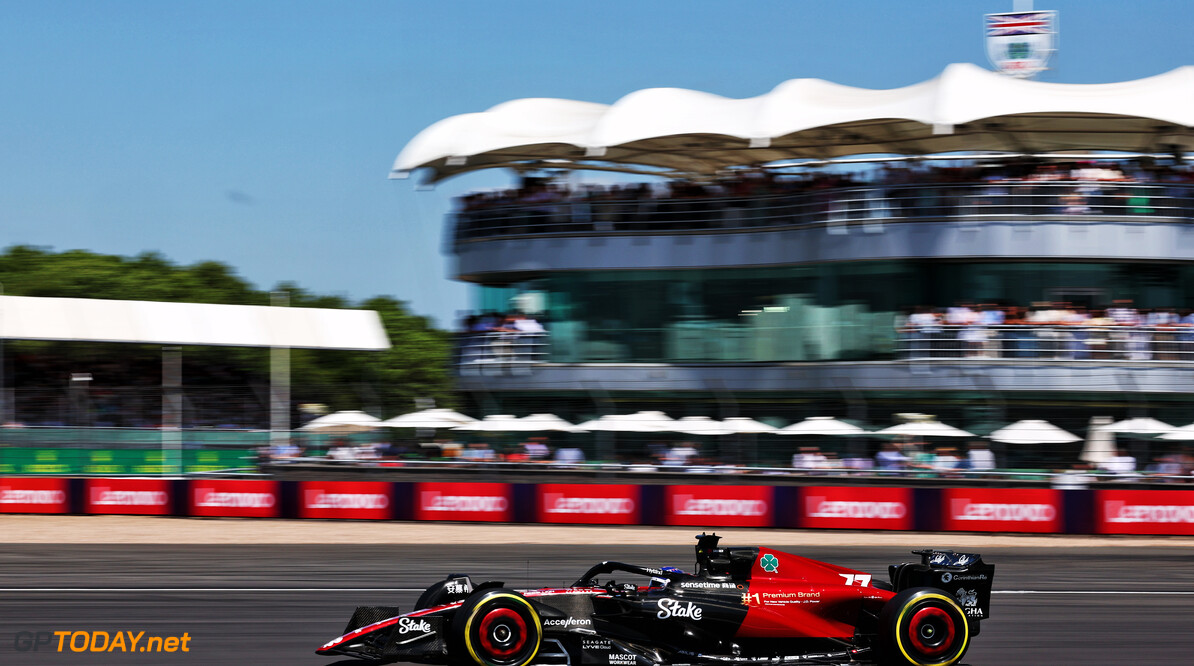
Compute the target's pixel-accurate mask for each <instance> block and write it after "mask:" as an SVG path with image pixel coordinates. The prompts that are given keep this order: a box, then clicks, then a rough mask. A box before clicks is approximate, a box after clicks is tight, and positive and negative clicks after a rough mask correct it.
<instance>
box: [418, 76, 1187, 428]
mask: <svg viewBox="0 0 1194 666" xmlns="http://www.w3.org/2000/svg"><path fill="white" fill-rule="evenodd" d="M1192 98H1194V67H1184V68H1180V69H1178V70H1174V71H1172V72H1169V73H1166V74H1162V75H1160V76H1156V77H1152V78H1149V79H1143V80H1139V81H1130V82H1123V83H1114V84H1097V85H1076V84H1054V83H1040V82H1032V81H1024V80H1016V79H1011V78H1008V77H1005V76H1002V75H999V74H995V73H991V72H988V71H985V70H982V69H980V68H978V67H975V66H973V65H951V66H949V67H948V68H946V70H945V71H944V72H943V73H942V74H941V75H940V76H938V77H937V78H935V79H932V80H930V81H926V82H923V83H920V84H917V85H913V86H909V87H906V88H899V89H893V90H864V89H857V88H849V87H845V86H839V85H835V84H832V83H828V82H825V81H819V80H792V81H788V82H785V83H783V84H781V85H780V86H778V87H776V88H775V89H774V90H773V91H771V92H770V93H767V94H765V95H762V96H759V97H755V98H751V99H741V100H739V99H726V98H721V97H717V96H715V95H710V94H706V93H700V92H695V91H687V90H675V89H653V90H643V91H638V92H635V93H633V94H630V95H627V96H626V97H624V98H622V99H621V100H619V101H618V102H616V103H614V104H612V105H609V106H606V105H600V104H590V103H585V102H573V101H566V100H544V99H526V100H516V101H512V102H508V103H506V104H502V105H499V106H497V107H494V108H492V109H490V110H488V111H485V112H482V113H473V114H467V115H462V116H456V117H453V118H448V119H446V120H443V121H441V122H439V123H437V124H435V125H433V126H431V127H429V128H428V129H427V130H425V131H424V132H422V133H421V134H419V135H418V136H417V137H416V138H415V139H413V140H412V141H411V143H410V144H409V145H408V146H407V147H406V148H405V149H404V150H403V151H402V153H401V154H400V155H399V156H398V159H397V162H396V164H395V174H396V175H400V176H404V175H406V174H407V173H410V172H414V171H421V172H423V173H424V174H425V176H426V178H427V180H428V181H429V182H436V181H439V180H442V179H444V178H448V177H451V176H454V175H456V174H460V173H464V172H467V171H474V170H478V169H496V168H509V169H514V170H516V171H517V172H518V173H519V177H520V181H519V184H518V186H517V187H516V188H512V191H511V192H508V193H504V194H501V193H499V194H494V193H488V194H478V195H476V196H473V197H466V198H465V199H464V200H462V201H461V202H459V205H458V210H457V211H456V212H455V213H454V214H453V216H452V217H451V219H449V221H448V225H449V226H448V230H447V233H448V234H449V237H450V240H451V242H450V247H451V251H452V254H453V259H454V277H455V278H456V279H459V280H464V281H467V282H470V283H472V284H474V285H476V296H477V298H476V304H477V308H478V312H479V313H483V312H490V311H491V312H501V313H511V312H516V311H521V312H523V313H525V314H527V315H528V316H529V317H531V318H533V319H535V320H537V321H539V322H541V323H542V325H543V326H544V327H545V328H546V333H542V334H540V333H537V332H535V329H534V327H533V326H522V327H519V326H510V325H507V326H504V328H506V329H507V330H504V331H488V332H485V331H480V330H474V331H472V332H465V333H462V343H461V349H460V353H459V355H458V360H459V364H458V368H459V373H460V387H461V388H462V389H463V390H464V391H465V392H466V393H467V394H469V395H470V396H472V398H473V399H474V400H475V401H476V403H477V409H478V411H481V412H486V413H497V412H501V413H525V412H528V411H554V412H556V413H559V414H561V415H565V416H570V417H572V418H574V419H579V418H582V417H587V416H591V415H597V414H602V413H622V412H629V411H633V410H638V409H662V410H664V411H667V412H668V413H669V414H671V415H673V416H676V417H679V416H683V415H709V416H714V417H718V418H724V417H729V416H739V415H741V416H754V417H768V416H779V417H783V418H785V419H798V418H801V417H805V416H815V415H837V416H848V417H852V418H856V419H859V420H862V421H867V422H870V423H873V424H875V425H887V424H890V423H891V420H892V414H894V413H898V412H922V413H929V414H936V415H939V416H940V418H941V419H943V420H946V421H948V422H950V423H952V424H954V425H958V426H963V427H968V428H971V429H972V430H981V427H982V424H983V423H984V422H991V423H995V422H1006V421H1011V420H1016V419H1021V418H1045V419H1048V420H1050V421H1052V422H1054V423H1058V424H1060V425H1063V426H1068V427H1071V428H1075V429H1080V428H1082V427H1084V426H1085V424H1086V422H1087V420H1088V419H1089V418H1090V417H1092V416H1095V415H1106V416H1113V417H1121V416H1128V415H1140V414H1143V413H1147V414H1149V415H1152V416H1155V417H1157V418H1161V419H1162V420H1168V421H1170V422H1172V423H1178V424H1182V423H1187V422H1189V421H1191V419H1192V417H1194V393H1192V391H1194V325H1190V324H1194V318H1189V317H1188V315H1189V313H1190V310H1191V309H1192V308H1194V179H1192V178H1191V170H1190V169H1189V167H1188V166H1187V165H1186V164H1185V163H1184V162H1183V161H1182V156H1183V154H1184V153H1185V152H1186V151H1187V150H1190V149H1191V148H1192V147H1194V131H1192V129H1191V128H1194V105H1191V104H1189V100H1190V99H1192ZM593 169H597V170H601V171H623V172H627V173H632V174H645V175H644V176H642V178H640V180H648V177H647V176H650V178H649V180H651V181H652V183H650V184H646V185H641V186H637V185H635V186H632V185H630V184H629V183H630V182H632V181H631V180H627V179H626V177H624V176H623V177H619V180H618V182H617V184H613V185H611V184H609V179H608V178H606V179H605V180H604V182H605V183H606V184H604V185H600V186H585V185H583V184H581V183H580V181H578V180H577V179H576V178H572V179H570V180H569V181H567V182H564V181H561V180H559V179H556V180H552V179H550V178H546V177H540V176H543V175H544V174H546V173H550V172H564V171H568V170H573V171H577V172H580V171H586V170H593ZM1183 318H1185V319H1183ZM475 328H480V327H479V326H478V327H475Z"/></svg>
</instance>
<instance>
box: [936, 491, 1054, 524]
mask: <svg viewBox="0 0 1194 666" xmlns="http://www.w3.org/2000/svg"><path fill="white" fill-rule="evenodd" d="M1061 492H1062V491H1060V490H1052V489H1048V488H1024V489H1018V488H946V489H944V490H942V491H941V493H942V495H941V508H942V511H943V512H944V515H943V516H942V527H943V528H944V529H945V530H947V531H952V532H1036V533H1042V534H1050V533H1055V532H1061V531H1062V524H1063V522H1062V503H1061Z"/></svg>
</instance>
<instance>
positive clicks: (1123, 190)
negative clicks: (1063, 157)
mask: <svg viewBox="0 0 1194 666" xmlns="http://www.w3.org/2000/svg"><path fill="white" fill-rule="evenodd" d="M1024 216H1029V217H1031V216H1045V217H1047V216H1053V217H1063V218H1077V219H1081V218H1089V217H1091V216H1100V217H1111V218H1150V219H1151V218H1159V219H1168V220H1179V221H1186V222H1188V221H1191V220H1194V187H1192V186H1189V185H1180V184H1172V185H1154V184H1142V183H1118V182H1065V183H1059V182H1028V181H1016V182H999V183H979V184H965V185H929V184H926V185H899V186H869V187H854V188H836V189H827V190H817V191H810V192H801V193H791V194H773V195H765V196H756V197H750V198H687V199H627V200H604V199H590V200H568V201H559V202H538V203H516V204H499V205H489V206H486V207H483V208H477V209H473V210H466V211H461V212H459V213H457V214H456V220H455V224H456V229H455V238H456V241H457V242H460V241H468V240H474V239H483V238H494V237H502V236H516V235H539V234H586V235H587V234H605V233H633V232H676V231H702V230H733V229H753V228H766V227H790V226H802V225H823V226H825V227H827V228H828V230H829V231H830V233H833V232H834V231H835V230H840V231H841V232H843V233H844V232H845V231H847V229H846V227H847V225H850V224H854V223H860V224H863V225H866V224H882V223H883V222H885V221H891V222H898V221H912V220H916V219H924V218H955V217H962V218H980V219H981V218H991V217H1000V218H1017V217H1024ZM864 228H865V227H864Z"/></svg>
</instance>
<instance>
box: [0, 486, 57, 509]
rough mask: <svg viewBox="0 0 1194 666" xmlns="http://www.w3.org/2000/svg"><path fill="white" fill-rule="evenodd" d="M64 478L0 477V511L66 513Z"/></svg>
mask: <svg viewBox="0 0 1194 666" xmlns="http://www.w3.org/2000/svg"><path fill="white" fill-rule="evenodd" d="M67 491H68V486H67V480H66V479H24V478H22V479H0V513H66V512H67V511H68V510H69V509H70V505H69V503H68V498H67Z"/></svg>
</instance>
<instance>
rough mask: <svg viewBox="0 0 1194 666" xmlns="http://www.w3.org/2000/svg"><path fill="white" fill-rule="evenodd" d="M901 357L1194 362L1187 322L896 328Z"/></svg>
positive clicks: (1192, 338)
mask: <svg viewBox="0 0 1194 666" xmlns="http://www.w3.org/2000/svg"><path fill="white" fill-rule="evenodd" d="M897 349H898V354H899V356H900V358H904V359H959V358H974V359H984V358H985V359H1009V360H1027V359H1038V360H1041V359H1047V360H1054V361H1056V360H1064V361H1137V362H1158V363H1188V362H1191V361H1194V327H1192V326H1075V325H1035V324H1017V325H1009V326H945V325H941V326H925V327H917V328H906V329H904V330H903V331H901V332H900V339H899V343H898V345H897Z"/></svg>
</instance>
